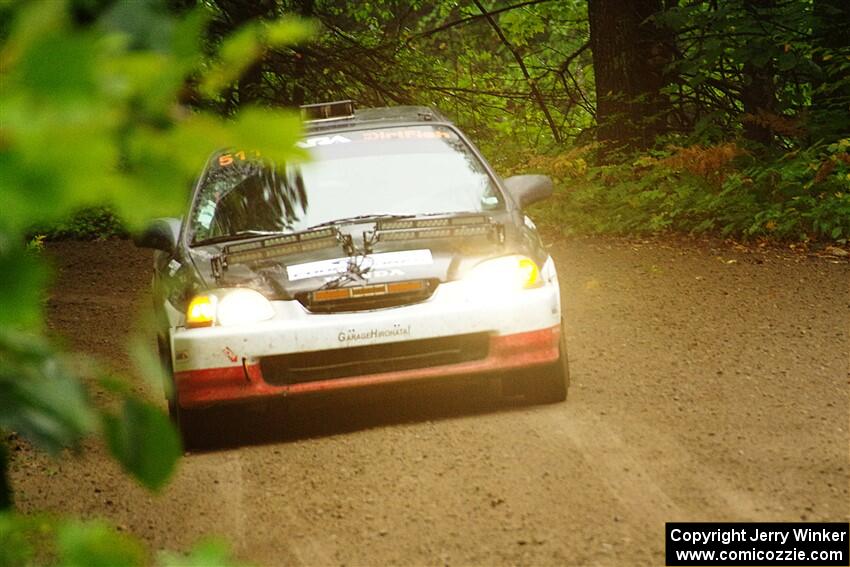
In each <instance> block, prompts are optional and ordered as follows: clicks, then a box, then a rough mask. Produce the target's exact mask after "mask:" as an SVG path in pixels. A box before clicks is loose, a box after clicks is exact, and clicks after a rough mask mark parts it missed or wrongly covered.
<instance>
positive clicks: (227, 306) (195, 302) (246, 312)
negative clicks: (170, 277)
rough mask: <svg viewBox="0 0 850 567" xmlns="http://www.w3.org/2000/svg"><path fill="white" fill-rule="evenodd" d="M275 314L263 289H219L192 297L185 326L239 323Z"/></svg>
mask: <svg viewBox="0 0 850 567" xmlns="http://www.w3.org/2000/svg"><path fill="white" fill-rule="evenodd" d="M272 317H274V307H272V304H271V302H270V301H269V300H268V299H266V298H265V296H263V294H261V293H260V292H258V291H255V290H253V289H247V288H229V289H216V290H213V291H211V292H209V293H207V294H204V295H196V296H195V297H194V298H193V299H192V301H191V302H190V303H189V307H188V308H187V309H186V326H187V327H190V328H194V327H210V326H212V325H222V326H227V325H239V324H242V323H256V322H258V321H265V320H266V319H271V318H272Z"/></svg>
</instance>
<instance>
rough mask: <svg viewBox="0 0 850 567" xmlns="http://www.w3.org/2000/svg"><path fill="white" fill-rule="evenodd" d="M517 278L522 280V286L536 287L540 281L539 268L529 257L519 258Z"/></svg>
mask: <svg viewBox="0 0 850 567" xmlns="http://www.w3.org/2000/svg"><path fill="white" fill-rule="evenodd" d="M519 279H520V281H521V282H522V287H526V288H528V287H537V286H539V285H540V284H541V283H542V282H541V281H540V270H539V269H538V268H537V264H535V263H534V260H532V259H531V258H520V259H519Z"/></svg>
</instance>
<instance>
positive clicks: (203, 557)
mask: <svg viewBox="0 0 850 567" xmlns="http://www.w3.org/2000/svg"><path fill="white" fill-rule="evenodd" d="M73 7H74V10H70V9H69V6H68V4H67V3H66V2H63V1H59V0H44V1H40V2H13V3H10V4H5V5H4V6H3V7H2V14H0V16H2V17H0V38H2V44H0V83H2V90H0V203H2V204H3V205H2V209H0V431H2V432H5V434H4V436H3V439H0V508H9V507H10V506H11V504H12V502H13V494H12V487H11V486H10V485H9V482H8V476H7V466H8V463H7V462H6V459H5V448H4V447H3V445H5V437H6V435H7V434H9V433H12V432H14V433H15V434H17V435H18V436H20V437H22V438H25V439H26V440H28V441H29V442H31V443H32V444H33V445H35V446H36V447H38V448H40V449H42V450H45V451H47V452H48V453H50V454H51V455H54V456H56V457H59V456H61V455H62V454H63V453H62V450H63V449H65V448H72V449H78V448H79V446H80V441H81V439H82V438H83V437H85V436H86V435H89V434H100V435H103V436H104V437H105V440H106V446H107V447H108V449H109V451H110V453H111V454H112V455H113V457H114V458H115V459H116V460H117V461H118V462H119V463H120V464H121V465H122V466H123V467H124V469H125V470H126V471H127V472H128V473H129V474H130V475H132V476H133V477H134V478H135V479H137V480H138V481H139V482H140V483H141V484H142V485H144V486H146V487H148V488H151V489H154V490H156V489H160V488H161V487H162V486H164V484H165V483H166V482H167V481H168V479H169V477H170V476H171V474H172V472H173V471H174V468H175V465H176V461H177V459H178V457H179V456H180V454H181V452H182V449H181V447H180V441H179V438H178V436H177V433H176V431H175V430H174V428H173V427H172V425H171V423H170V421H169V420H168V418H167V417H166V416H165V414H164V413H163V412H162V411H161V410H160V409H159V408H158V407H157V406H155V405H153V404H151V403H150V402H149V401H147V400H145V399H143V398H142V397H140V396H139V395H138V394H135V393H133V389H132V388H130V387H129V385H128V383H127V381H126V380H123V379H115V378H114V377H111V376H108V375H105V374H104V373H103V372H102V371H101V370H99V368H98V366H97V364H96V363H95V362H94V361H86V360H85V357H82V356H80V355H75V356H74V360H73V363H71V362H70V357H69V355H68V354H67V353H64V352H62V351H61V350H60V349H57V347H55V346H53V344H52V343H51V341H50V339H49V338H47V337H46V336H45V335H44V325H43V322H44V299H45V295H46V293H47V285H48V283H49V272H50V270H49V267H48V262H47V260H46V258H45V257H44V255H43V254H42V253H41V249H42V241H43V239H44V237H45V236H46V235H48V234H49V231H47V233H46V234H41V235H39V234H38V229H35V231H34V230H33V228H32V227H50V226H53V227H57V228H54V229H52V230H55V231H56V232H58V233H62V231H67V232H70V233H73V234H74V235H75V236H80V235H81V233H86V234H91V233H94V232H97V233H99V234H100V235H101V236H102V235H103V231H104V230H106V231H117V230H118V229H119V227H124V226H126V227H128V228H129V229H131V230H132V229H137V228H139V227H140V226H142V225H143V223H144V222H145V221H146V220H147V219H149V218H151V217H154V216H161V215H176V214H177V213H178V211H179V210H180V208H181V206H182V205H184V202H185V200H186V199H187V190H186V188H187V187H189V186H190V185H191V183H192V181H193V179H194V176H195V175H196V173H197V171H198V170H199V169H200V167H201V165H202V164H203V163H204V160H205V159H206V157H207V155H208V154H209V153H210V152H212V151H213V150H215V149H217V148H220V147H228V146H241V147H251V148H256V149H257V150H259V151H261V152H263V154H264V155H266V156H268V157H270V158H271V159H275V160H280V161H284V160H286V159H288V158H290V157H293V156H294V155H295V154H296V150H295V146H294V144H295V142H296V141H297V140H298V138H299V137H300V119H299V117H298V116H297V115H296V114H294V113H292V112H287V111H281V110H265V109H260V108H252V107H245V108H243V109H242V110H241V111H240V112H238V113H236V114H235V115H233V116H232V117H231V118H230V119H228V120H223V119H222V118H220V117H219V116H217V115H215V114H211V113H207V112H203V111H198V110H192V109H189V108H187V107H185V106H183V105H181V104H179V103H178V100H179V98H180V93H181V91H182V90H183V89H184V88H186V85H187V84H189V83H192V82H193V81H200V82H204V81H206V79H205V77H206V76H207V75H206V73H207V72H210V73H212V74H213V75H214V76H215V77H217V78H216V79H214V80H212V84H216V85H222V86H223V85H225V84H226V83H227V81H228V80H229V79H228V78H227V77H224V78H222V76H221V74H220V73H218V74H216V71H215V70H216V67H215V66H214V65H212V66H211V65H209V64H208V63H209V61H210V59H209V57H213V58H214V59H216V60H219V61H223V62H225V63H226V64H232V65H237V64H239V65H250V64H251V57H254V56H257V54H260V53H262V52H263V51H264V50H265V49H266V44H267V43H271V44H273V45H276V46H281V45H285V44H287V43H288V42H290V41H295V40H299V39H302V38H304V37H305V36H306V35H307V34H308V33H309V28H308V27H306V26H302V25H301V24H300V23H299V22H297V21H295V20H292V19H287V20H284V21H281V22H280V23H277V24H274V23H273V24H268V25H266V26H264V28H263V29H264V30H265V31H264V33H256V32H255V31H252V33H251V34H248V35H247V36H245V35H240V36H239V37H237V38H236V39H232V40H230V39H228V40H225V41H224V42H223V43H222V45H221V49H220V51H218V52H215V51H214V52H213V53H212V54H209V53H205V52H203V51H202V47H203V41H202V37H201V34H202V30H203V29H204V26H205V25H206V23H207V22H208V21H209V18H210V13H209V12H208V11H207V10H206V9H204V8H202V7H201V8H197V9H194V10H191V11H189V12H187V13H185V14H184V15H182V16H179V17H178V16H175V15H173V14H171V13H169V11H168V10H167V9H166V7H165V5H164V4H161V3H159V2H156V1H154V0H149V1H148V0H124V1H118V2H112V3H103V4H101V5H99V6H98V7H97V9H93V10H92V11H90V12H89V13H88V15H89V16H90V17H89V18H84V20H85V21H83V22H80V21H79V17H78V16H79V8H80V6H79V3H75V4H74V5H73ZM89 20H90V21H89ZM246 37H247V39H245V38H246ZM234 42H238V43H239V46H240V47H239V49H236V48H234V47H233V45H234ZM210 69H212V71H210ZM216 81H218V82H216ZM205 84H206V83H205ZM86 207H95V209H93V211H94V212H91V211H90V212H88V213H84V215H85V216H77V217H74V218H73V220H71V221H70V225H68V224H66V225H65V226H66V228H62V223H63V222H64V223H68V222H69V221H68V220H67V219H68V218H71V215H72V214H73V213H75V212H76V211H79V210H80V209H85V208H86ZM103 207H108V211H110V212H109V214H110V215H114V216H110V217H109V218H108V220H107V221H103V218H104V212H103V211H104V210H105V209H103ZM119 219H120V220H119ZM33 233H34V234H33ZM28 240H29V243H27V241H28ZM141 363H142V364H141V365H140V368H139V371H140V372H143V373H144V372H147V373H150V372H151V365H149V364H144V361H141ZM146 378H150V377H149V376H146ZM93 384H97V386H98V387H99V388H101V389H105V390H107V391H108V392H110V393H111V398H112V400H111V402H113V403H110V405H109V407H105V406H102V405H99V404H95V403H93V400H92V396H90V395H89V389H90V388H91V387H92V385H93ZM116 408H117V409H116ZM42 549H48V551H47V552H45V553H47V554H48V555H46V556H43V555H39V554H40V553H42V551H39V550H42ZM193 557H194V558H195V559H194V560H193V559H192V558H193ZM51 558H53V559H55V560H56V562H58V563H59V564H67V565H144V564H148V563H149V558H148V556H147V552H146V551H145V550H144V549H143V547H142V546H141V545H140V544H139V543H138V542H137V540H135V538H133V537H132V536H129V535H125V534H118V533H117V532H115V531H114V530H113V529H112V528H109V527H108V526H106V525H104V524H101V523H97V522H93V523H92V522H89V523H80V522H76V521H73V520H44V519H38V518H29V517H23V516H19V515H17V514H15V513H14V512H11V511H9V510H7V511H5V512H2V513H0V564H13V565H18V564H26V563H30V562H35V563H42V562H44V561H48V562H52V561H53V559H51ZM160 559H161V561H160V563H161V564H163V565H177V564H186V563H185V562H186V561H189V562H190V563H191V562H192V561H196V562H205V563H207V564H230V560H229V555H228V553H227V552H226V550H224V549H222V548H221V547H219V546H209V545H207V546H202V547H199V548H197V549H196V550H195V551H193V552H191V554H190V556H189V558H188V559H187V558H185V557H182V558H181V556H176V555H163V556H161V558H160Z"/></svg>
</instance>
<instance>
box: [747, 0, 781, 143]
mask: <svg viewBox="0 0 850 567" xmlns="http://www.w3.org/2000/svg"><path fill="white" fill-rule="evenodd" d="M775 6H776V2H775V0H744V9H745V10H746V11H747V12H748V13H749V14H750V15H751V17H753V18H757V19H759V18H766V17H769V15H768V12H769V11H770V10H771V9H772V8H774V7H775ZM775 72H776V70H775V66H774V64H773V61H770V60H769V61H765V62H761V61H754V60H753V59H750V60H749V61H746V62H745V63H744V67H743V74H744V84H743V88H742V89H741V103H742V104H743V106H744V117H743V126H744V137H746V138H747V139H749V140H752V141H753V142H758V143H760V144H762V145H765V146H770V145H771V144H772V143H773V131H772V129H771V128H770V125H769V124H770V123H769V117H770V115H772V114H775V112H776V84H775V82H774V78H773V77H774V74H775Z"/></svg>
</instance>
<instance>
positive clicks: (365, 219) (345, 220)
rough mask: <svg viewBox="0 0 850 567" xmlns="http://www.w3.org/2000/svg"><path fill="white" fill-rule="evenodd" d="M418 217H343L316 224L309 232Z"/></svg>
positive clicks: (378, 215) (376, 215) (384, 214)
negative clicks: (327, 227) (328, 227)
mask: <svg viewBox="0 0 850 567" xmlns="http://www.w3.org/2000/svg"><path fill="white" fill-rule="evenodd" d="M415 216H416V215H397V214H392V213H380V214H374V215H356V216H353V217H343V218H341V219H334V220H330V221H327V222H320V223H319V224H314V225H313V226H311V227H310V228H308V229H307V230H313V229H315V228H323V227H326V226H334V225H337V224H350V223H356V222H372V221H377V220H396V219H409V218H413V217H415Z"/></svg>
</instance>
